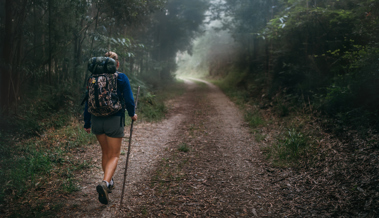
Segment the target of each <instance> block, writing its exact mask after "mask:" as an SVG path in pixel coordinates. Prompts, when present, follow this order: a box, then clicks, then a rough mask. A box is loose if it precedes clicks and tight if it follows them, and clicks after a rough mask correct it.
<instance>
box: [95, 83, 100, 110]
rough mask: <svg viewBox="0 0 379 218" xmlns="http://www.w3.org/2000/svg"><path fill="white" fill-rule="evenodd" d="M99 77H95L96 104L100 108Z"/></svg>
mask: <svg viewBox="0 0 379 218" xmlns="http://www.w3.org/2000/svg"><path fill="white" fill-rule="evenodd" d="M98 79H99V77H98V76H95V104H96V107H100V103H99V83H98Z"/></svg>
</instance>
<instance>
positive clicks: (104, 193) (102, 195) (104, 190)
mask: <svg viewBox="0 0 379 218" xmlns="http://www.w3.org/2000/svg"><path fill="white" fill-rule="evenodd" d="M96 191H97V193H99V201H100V203H102V204H108V202H109V197H108V193H109V191H110V190H109V188H108V187H107V183H106V182H105V181H102V182H101V183H100V184H99V185H98V186H97V187H96Z"/></svg>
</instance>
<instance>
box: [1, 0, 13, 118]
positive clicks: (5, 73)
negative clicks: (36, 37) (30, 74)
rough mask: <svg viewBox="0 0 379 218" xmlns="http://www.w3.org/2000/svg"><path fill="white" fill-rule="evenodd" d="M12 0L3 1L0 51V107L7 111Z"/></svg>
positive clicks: (10, 64) (10, 60)
mask: <svg viewBox="0 0 379 218" xmlns="http://www.w3.org/2000/svg"><path fill="white" fill-rule="evenodd" d="M12 26H13V25H12V0H6V1H5V28H4V30H5V35H4V44H3V51H2V56H3V57H2V58H3V60H4V65H3V66H2V67H1V68H2V70H1V71H2V73H1V86H0V92H1V108H2V109H3V110H4V111H5V112H6V113H7V112H8V110H9V106H10V103H11V102H10V98H9V95H10V80H11V72H12V68H11V66H12V56H13V55H12V43H13V42H12V41H13V31H12V29H13V27H12Z"/></svg>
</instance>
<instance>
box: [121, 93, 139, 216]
mask: <svg viewBox="0 0 379 218" xmlns="http://www.w3.org/2000/svg"><path fill="white" fill-rule="evenodd" d="M139 89H140V86H138V91H137V99H136V102H135V109H134V110H137V104H138V96H139ZM133 123H134V120H132V124H131V126H130V137H129V146H128V154H127V155H126V164H125V172H124V183H123V185H122V192H121V201H120V209H121V207H122V200H123V199H124V190H125V181H126V172H127V171H128V162H129V154H130V144H131V143H132V134H133Z"/></svg>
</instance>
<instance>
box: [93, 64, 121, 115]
mask: <svg viewBox="0 0 379 218" xmlns="http://www.w3.org/2000/svg"><path fill="white" fill-rule="evenodd" d="M112 62H113V63H112ZM112 65H113V66H112ZM114 66H115V65H114V60H113V59H112V58H105V57H100V58H91V59H90V61H89V64H88V69H89V70H90V71H91V72H92V74H91V76H90V78H89V80H88V112H89V113H91V114H93V115H95V116H109V115H112V114H114V113H116V112H118V111H119V110H121V109H122V105H121V102H120V99H119V97H118V95H117V78H118V72H116V68H115V67H114Z"/></svg>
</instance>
